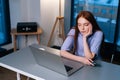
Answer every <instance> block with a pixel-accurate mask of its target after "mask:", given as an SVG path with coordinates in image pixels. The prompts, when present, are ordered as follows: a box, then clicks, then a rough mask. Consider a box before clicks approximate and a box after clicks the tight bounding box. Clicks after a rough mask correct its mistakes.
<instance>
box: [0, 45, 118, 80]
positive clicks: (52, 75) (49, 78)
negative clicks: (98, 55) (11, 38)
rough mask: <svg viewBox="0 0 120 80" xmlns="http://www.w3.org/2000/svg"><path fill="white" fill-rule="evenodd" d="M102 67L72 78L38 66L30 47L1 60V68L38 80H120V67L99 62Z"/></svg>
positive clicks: (74, 75)
mask: <svg viewBox="0 0 120 80" xmlns="http://www.w3.org/2000/svg"><path fill="white" fill-rule="evenodd" d="M98 63H99V64H100V66H96V67H92V66H85V67H83V68H82V69H80V70H79V71H77V72H76V73H74V74H73V75H71V76H70V77H66V76H63V75H61V74H59V73H56V72H54V71H52V70H49V69H47V68H45V67H42V66H40V65H38V64H37V63H36V61H35V59H34V57H33V55H32V53H31V50H30V48H29V47H26V48H24V49H21V50H19V51H16V52H13V53H11V54H9V55H7V56H5V57H2V58H0V66H2V67H5V68H8V69H10V70H13V71H15V72H19V73H21V74H23V75H26V76H29V77H31V78H34V79H37V80H44V79H45V80H119V79H120V76H119V73H120V66H119V65H115V64H111V63H107V62H103V61H99V62H98Z"/></svg>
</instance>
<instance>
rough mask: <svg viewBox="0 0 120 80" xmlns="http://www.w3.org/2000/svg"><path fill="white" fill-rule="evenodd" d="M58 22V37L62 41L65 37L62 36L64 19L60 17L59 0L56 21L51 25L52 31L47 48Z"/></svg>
mask: <svg viewBox="0 0 120 80" xmlns="http://www.w3.org/2000/svg"><path fill="white" fill-rule="evenodd" d="M58 22H59V37H60V38H62V39H63V41H64V39H65V35H64V17H63V16H61V0H59V16H58V17H56V20H55V23H54V25H53V28H52V31H51V34H50V38H49V41H48V44H47V46H50V42H51V39H52V37H53V33H54V30H55V28H56V27H57V23H58Z"/></svg>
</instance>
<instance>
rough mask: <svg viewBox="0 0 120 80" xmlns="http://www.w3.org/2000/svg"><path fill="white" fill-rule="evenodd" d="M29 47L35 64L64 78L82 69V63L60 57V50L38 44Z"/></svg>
mask: <svg viewBox="0 0 120 80" xmlns="http://www.w3.org/2000/svg"><path fill="white" fill-rule="evenodd" d="M29 47H30V49H31V51H32V54H33V56H34V58H35V60H36V62H37V64H39V65H40V66H44V67H46V68H48V69H51V70H53V71H55V72H58V73H60V74H63V75H65V76H70V75H71V74H73V73H74V72H76V71H78V70H79V69H81V68H82V67H83V64H82V63H79V62H76V61H73V60H70V59H67V58H63V57H61V56H60V50H57V49H54V48H50V47H47V46H44V45H38V44H33V45H30V46H29Z"/></svg>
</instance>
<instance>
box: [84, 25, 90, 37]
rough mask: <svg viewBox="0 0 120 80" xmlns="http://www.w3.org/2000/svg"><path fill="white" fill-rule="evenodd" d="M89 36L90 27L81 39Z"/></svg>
mask: <svg viewBox="0 0 120 80" xmlns="http://www.w3.org/2000/svg"><path fill="white" fill-rule="evenodd" d="M91 34H92V27H89V28H88V30H87V31H86V32H85V33H84V34H83V37H84V38H87V37H88V36H89V35H91Z"/></svg>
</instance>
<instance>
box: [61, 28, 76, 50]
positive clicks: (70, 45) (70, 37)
mask: <svg viewBox="0 0 120 80" xmlns="http://www.w3.org/2000/svg"><path fill="white" fill-rule="evenodd" d="M74 33H75V30H74V29H71V30H70V31H69V33H68V35H67V38H66V39H65V41H64V43H63V45H62V46H61V50H67V51H70V50H71V49H72V48H73V44H74Z"/></svg>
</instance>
